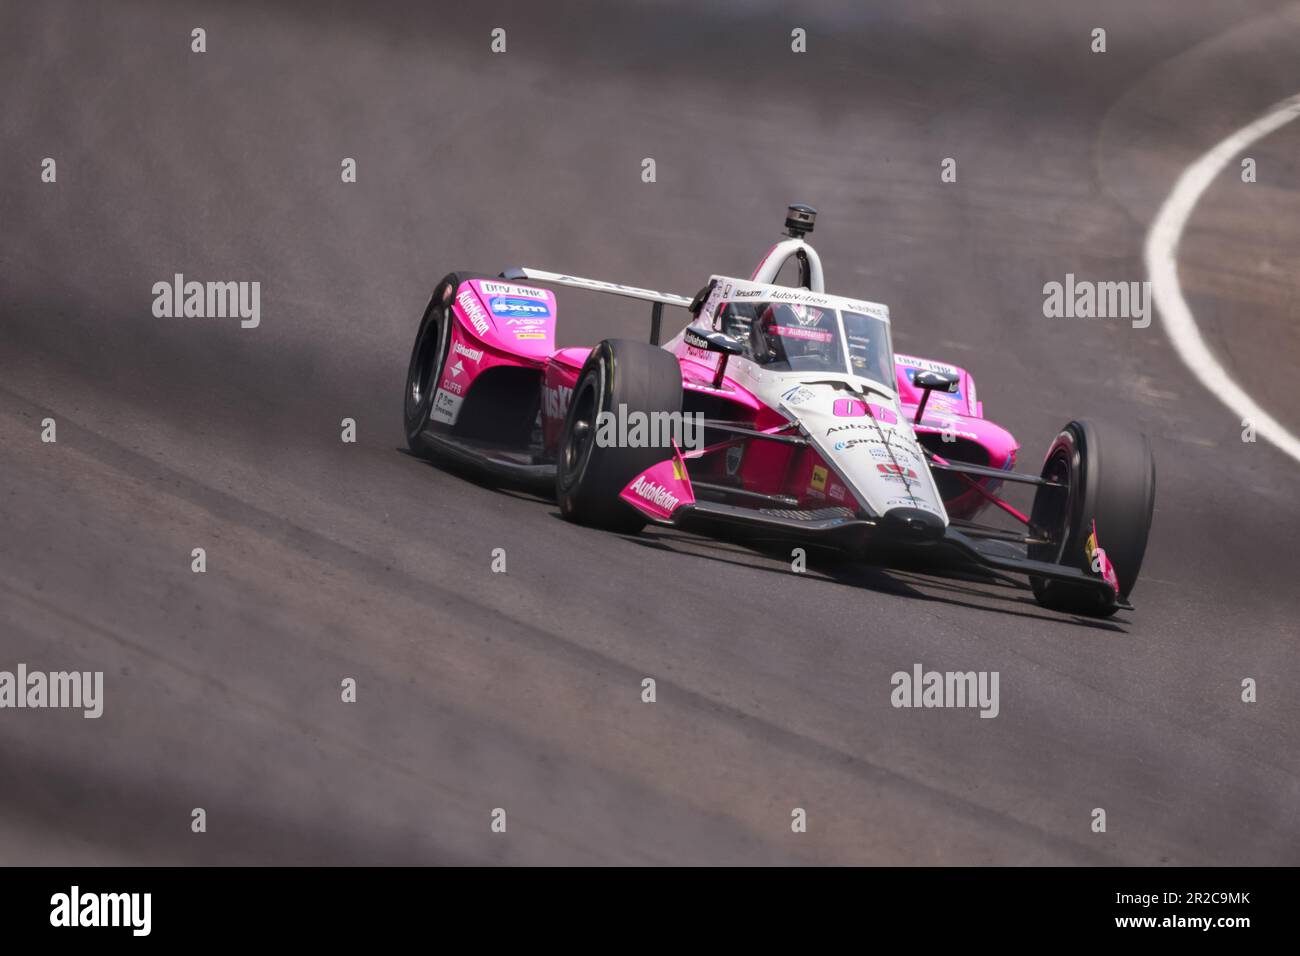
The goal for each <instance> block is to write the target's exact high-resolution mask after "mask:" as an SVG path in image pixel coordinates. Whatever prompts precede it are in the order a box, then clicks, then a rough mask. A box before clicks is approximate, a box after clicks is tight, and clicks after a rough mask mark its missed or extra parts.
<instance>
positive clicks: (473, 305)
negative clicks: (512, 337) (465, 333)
mask: <svg viewBox="0 0 1300 956" xmlns="http://www.w3.org/2000/svg"><path fill="white" fill-rule="evenodd" d="M456 301H457V302H458V303H460V307H461V310H462V311H463V312H464V313H465V315H466V316H468V317H469V321H470V324H471V325H473V326H474V331H475V332H477V333H478V334H479V335H487V334H488V331H489V330H490V329H491V328H492V323H490V322H489V321H488V317H487V313H486V312H484V311H483V307H482V306H480V305H479V304H478V299H477V298H476V297H475V295H474V293H473V291H471V290H470V289H466V290H465V291H464V292H462V293H461V294H460V295H458V296H456Z"/></svg>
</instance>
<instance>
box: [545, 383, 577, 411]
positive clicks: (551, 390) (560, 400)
mask: <svg viewBox="0 0 1300 956" xmlns="http://www.w3.org/2000/svg"><path fill="white" fill-rule="evenodd" d="M572 398H573V389H572V388H570V387H569V386H567V385H556V386H554V387H551V386H550V385H547V386H546V387H544V388H543V389H542V405H543V406H545V408H546V416H547V417H548V418H563V417H564V416H565V415H567V414H568V413H569V401H570V400H571V399H572Z"/></svg>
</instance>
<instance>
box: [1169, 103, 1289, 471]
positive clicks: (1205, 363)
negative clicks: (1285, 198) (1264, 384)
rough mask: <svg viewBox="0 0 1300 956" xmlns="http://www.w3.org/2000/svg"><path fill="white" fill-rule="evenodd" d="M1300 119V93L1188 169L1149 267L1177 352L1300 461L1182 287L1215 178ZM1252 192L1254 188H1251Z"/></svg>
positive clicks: (1228, 401)
mask: <svg viewBox="0 0 1300 956" xmlns="http://www.w3.org/2000/svg"><path fill="white" fill-rule="evenodd" d="M1297 116H1300V94H1297V95H1296V96H1293V97H1291V98H1290V99H1287V100H1283V101H1282V102H1281V103H1278V104H1277V105H1276V106H1274V107H1273V108H1272V109H1270V110H1269V111H1268V112H1267V113H1265V114H1264V115H1263V116H1261V117H1260V118H1259V119H1257V120H1255V121H1254V122H1253V123H1251V124H1249V125H1248V126H1244V127H1242V128H1241V129H1239V130H1237V132H1235V133H1233V134H1232V135H1231V136H1229V137H1228V138H1227V139H1225V140H1223V141H1222V142H1221V143H1219V144H1218V145H1217V146H1215V147H1214V148H1213V149H1211V150H1210V151H1209V152H1208V153H1206V154H1205V155H1204V156H1202V157H1201V158H1200V159H1198V160H1196V162H1194V163H1192V164H1191V165H1190V166H1188V167H1187V169H1186V170H1184V172H1183V174H1182V176H1180V177H1178V182H1177V183H1176V184H1175V185H1174V190H1173V192H1171V193H1170V194H1169V198H1168V199H1166V200H1165V202H1164V205H1163V206H1161V207H1160V212H1159V213H1158V214H1157V215H1156V218H1155V220H1154V221H1153V222H1152V223H1151V231H1150V232H1148V233H1147V241H1146V266H1147V274H1148V275H1150V277H1151V290H1152V295H1153V296H1154V298H1155V304H1156V309H1157V310H1158V311H1159V312H1160V318H1161V319H1162V320H1163V321H1164V326H1165V331H1166V332H1167V333H1168V334H1169V339H1170V341H1172V342H1173V344H1174V349H1175V350H1176V351H1177V352H1178V356H1179V358H1181V359H1182V360H1183V364H1185V365H1186V366H1187V367H1188V368H1189V369H1191V370H1192V374H1193V375H1195V376H1196V377H1197V378H1198V379H1200V381H1201V384H1202V385H1204V386H1205V387H1206V388H1207V389H1209V390H1210V392H1211V394H1213V395H1214V396H1215V397H1216V398H1217V399H1219V401H1221V402H1223V404H1225V405H1227V406H1228V408H1229V409H1231V410H1232V412H1233V414H1235V415H1237V416H1238V417H1239V418H1241V419H1245V420H1249V421H1250V422H1252V423H1253V424H1254V426H1255V433H1256V434H1257V435H1258V436H1259V437H1261V438H1263V439H1265V440H1266V441H1269V442H1271V443H1272V444H1274V445H1276V446H1277V447H1278V448H1280V449H1281V450H1282V451H1284V452H1285V453H1286V454H1288V455H1290V456H1291V457H1292V458H1294V459H1295V460H1296V461H1298V462H1300V438H1296V436H1295V435H1293V434H1291V433H1290V432H1289V431H1287V429H1286V427H1285V426H1284V425H1283V424H1282V423H1281V422H1279V421H1278V420H1277V419H1275V418H1274V417H1273V416H1272V415H1270V414H1269V413H1268V412H1266V411H1264V409H1262V408H1260V407H1259V405H1257V404H1256V403H1255V400H1254V399H1253V398H1251V397H1250V396H1249V395H1247V394H1246V392H1245V391H1244V390H1243V389H1242V388H1241V386H1239V385H1238V384H1237V383H1236V382H1235V381H1233V379H1232V377H1231V376H1230V375H1229V374H1228V373H1227V372H1226V371H1225V370H1224V368H1223V366H1222V365H1220V364H1219V362H1218V360H1216V359H1215V357H1214V355H1213V354H1211V352H1210V349H1209V347H1208V346H1206V344H1205V340H1204V339H1203V338H1201V330H1200V329H1198V328H1197V327H1196V319H1195V318H1194V317H1193V316H1192V310H1191V309H1190V308H1188V305H1187V300H1186V299H1184V298H1183V290H1182V288H1181V287H1180V286H1179V284H1178V262H1177V260H1176V258H1175V257H1176V256H1177V254H1178V242H1179V240H1180V239H1182V236H1183V227H1185V226H1186V225H1187V219H1188V217H1189V216H1190V215H1191V214H1192V210H1194V209H1195V208H1196V204H1197V202H1199V201H1200V198H1201V194H1202V193H1204V192H1205V190H1206V188H1207V187H1208V186H1209V185H1210V183H1211V182H1213V180H1214V177H1215V176H1217V175H1218V174H1219V173H1220V172H1222V171H1223V168H1224V167H1225V166H1227V165H1228V163H1230V162H1232V160H1233V158H1234V157H1235V156H1236V155H1237V154H1238V153H1240V152H1242V151H1243V150H1244V149H1246V148H1247V147H1248V146H1250V145H1251V144H1252V143H1254V142H1255V141H1256V140H1259V139H1262V138H1263V137H1265V136H1267V135H1268V134H1269V133H1271V132H1273V131H1274V130H1276V129H1278V128H1280V127H1282V126H1285V125H1286V124H1287V123H1289V122H1291V121H1292V120H1293V119H1295V118H1296V117H1297ZM1245 188H1248V187H1245Z"/></svg>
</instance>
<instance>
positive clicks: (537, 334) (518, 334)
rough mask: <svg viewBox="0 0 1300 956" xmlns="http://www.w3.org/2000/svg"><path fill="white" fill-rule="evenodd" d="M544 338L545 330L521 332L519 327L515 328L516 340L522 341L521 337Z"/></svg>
mask: <svg viewBox="0 0 1300 956" xmlns="http://www.w3.org/2000/svg"><path fill="white" fill-rule="evenodd" d="M544 338H546V333H545V332H520V331H518V330H517V329H516V330H515V341H520V340H521V339H544Z"/></svg>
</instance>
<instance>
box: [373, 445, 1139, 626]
mask: <svg viewBox="0 0 1300 956" xmlns="http://www.w3.org/2000/svg"><path fill="white" fill-rule="evenodd" d="M398 451H399V452H401V453H402V454H403V455H405V456H407V457H408V458H411V459H414V460H416V461H425V463H426V464H428V465H429V466H430V467H433V468H437V469H439V470H441V471H445V472H447V473H448V474H452V475H455V476H456V477H458V478H461V479H463V480H465V481H468V482H470V483H472V484H473V485H475V486H476V487H479V488H482V489H483V490H485V491H492V492H496V493H497V494H501V495H506V496H507V497H511V498H516V499H518V500H521V501H536V502H537V503H539V504H543V505H546V506H548V507H549V508H550V512H549V513H550V516H551V517H552V518H554V519H555V520H557V521H563V520H564V517H563V516H562V515H561V514H560V513H559V512H558V511H556V510H555V502H554V500H553V499H551V498H550V497H549V496H547V495H546V494H545V493H543V492H542V491H540V490H538V489H534V488H529V487H527V486H525V485H520V484H512V483H506V482H503V481H501V479H499V478H495V477H491V476H487V475H484V474H482V473H481V472H480V471H478V470H476V469H475V468H473V467H472V466H468V465H462V464H460V463H458V462H444V461H439V462H430V461H427V460H425V459H421V458H419V456H417V455H413V454H412V453H411V452H409V451H407V450H406V449H405V448H399V449H398ZM600 533H602V534H604V533H605V532H600ZM610 537H612V538H621V539H623V540H624V541H628V542H631V543H633V544H637V545H640V546H641V547H643V548H652V549H654V550H657V551H663V552H668V553H673V554H678V555H681V556H683V557H686V556H694V557H699V558H704V559H705V560H708V561H717V562H720V563H723V564H730V565H733V566H734V567H740V568H746V569H748V570H751V571H763V572H767V573H769V574H780V575H788V574H792V573H794V572H792V571H791V570H789V562H790V556H789V551H788V550H783V548H784V549H788V548H790V547H792V546H793V545H791V543H789V542H785V543H784V544H783V545H782V543H778V542H773V541H771V540H764V541H746V540H744V538H743V537H741V536H735V535H729V534H725V533H720V534H718V535H703V534H695V533H692V532H689V531H681V530H678V529H675V528H665V527H660V526H653V525H652V526H648V527H647V528H646V529H645V530H644V531H642V532H641V533H640V534H636V535H610ZM806 551H807V553H808V556H809V566H808V570H807V571H805V572H803V576H804V577H808V578H810V579H813V580H821V581H826V582H828V583H831V584H838V585H842V586H846V587H855V588H863V589H865V590H868V591H874V592H876V593H879V594H888V595H891V596H893V597H903V598H909V599H911V600H915V601H926V602H935V603H939V604H945V605H950V606H952V607H962V608H969V609H971V610H975V611H987V612H991V613H994V614H1005V615H1009V616H1012V617H1018V618H1022V619H1024V620H1035V621H1044V622H1047V623H1050V624H1065V625H1072V626H1073V627H1076V628H1077V627H1085V628H1089V629H1091V630H1094V631H1101V632H1105V633H1109V634H1116V635H1126V634H1127V633H1128V631H1127V630H1126V629H1125V627H1123V626H1122V625H1123V623H1124V622H1122V621H1116V620H1114V619H1113V618H1111V619H1099V618H1088V617H1079V616H1077V615H1067V614H1057V613H1054V612H1051V611H1047V610H1044V609H1043V608H1041V607H1039V605H1038V603H1037V602H1036V601H1035V600H1034V598H1033V596H1032V594H1031V592H1030V590H1029V587H1028V585H1022V584H1020V583H1018V582H1016V581H1014V580H1012V579H1009V578H1003V577H999V576H997V575H992V574H987V575H986V574H981V573H979V572H978V571H975V572H972V571H968V570H965V569H962V568H958V567H947V568H940V567H935V566H933V565H931V564H922V563H921V562H917V561H911V562H909V561H902V562H894V563H890V564H888V565H884V564H870V563H866V562H861V561H854V560H852V559H850V558H848V557H846V556H845V555H843V554H840V553H839V552H837V551H833V550H830V549H826V548H817V547H806ZM756 557H766V558H769V559H773V560H777V561H780V562H781V563H780V564H779V565H778V566H776V567H773V566H771V565H768V564H764V563H762V562H761V561H755V560H754V559H755V558H756ZM922 589H924V590H922Z"/></svg>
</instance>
